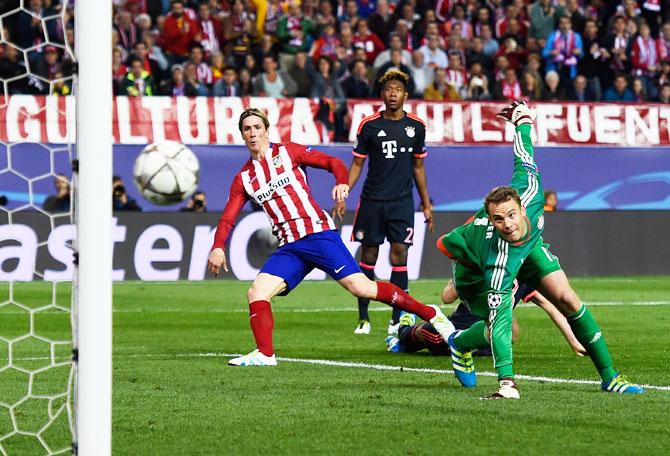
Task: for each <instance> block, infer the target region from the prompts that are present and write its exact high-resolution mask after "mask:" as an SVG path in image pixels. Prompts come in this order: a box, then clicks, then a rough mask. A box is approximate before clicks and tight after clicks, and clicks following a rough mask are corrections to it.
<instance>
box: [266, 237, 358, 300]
mask: <svg viewBox="0 0 670 456" xmlns="http://www.w3.org/2000/svg"><path fill="white" fill-rule="evenodd" d="M314 268H317V269H321V270H322V271H323V272H325V273H327V274H328V275H329V276H331V277H332V278H333V279H335V280H340V279H343V278H345V277H347V276H349V275H351V274H355V273H357V272H361V270H360V268H359V267H358V264H357V263H356V260H355V259H354V257H352V256H351V253H349V250H347V247H346V246H345V245H344V242H342V239H341V238H340V233H339V231H335V230H328V231H322V232H321V233H314V234H309V235H307V236H305V237H304V238H302V239H299V240H297V241H295V242H291V243H289V244H285V245H283V246H281V247H279V248H278V249H277V251H276V252H275V253H273V254H272V255H270V257H269V258H268V260H267V261H266V262H265V264H264V265H263V268H262V269H261V270H260V272H265V273H266V274H272V275H273V276H277V277H281V278H282V279H284V281H285V282H286V285H287V289H286V291H284V292H283V293H281V295H286V294H288V293H289V292H290V291H291V290H292V289H294V288H295V287H296V286H298V284H299V283H300V282H302V279H304V278H305V276H306V275H307V274H309V273H310V272H312V269H314Z"/></svg>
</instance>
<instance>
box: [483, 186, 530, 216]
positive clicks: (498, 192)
mask: <svg viewBox="0 0 670 456" xmlns="http://www.w3.org/2000/svg"><path fill="white" fill-rule="evenodd" d="M509 200H514V201H516V203H517V204H518V205H519V206H521V197H519V192H517V191H516V189H514V188H512V187H496V188H494V189H493V190H491V191H490V192H489V194H488V195H486V199H485V200H484V208H485V209H486V213H487V214H489V204H500V203H505V202H507V201H509ZM489 215H491V214H489Z"/></svg>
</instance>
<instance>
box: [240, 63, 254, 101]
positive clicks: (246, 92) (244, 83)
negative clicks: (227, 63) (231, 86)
mask: <svg viewBox="0 0 670 456" xmlns="http://www.w3.org/2000/svg"><path fill="white" fill-rule="evenodd" d="M237 78H238V80H239V81H238V82H239V84H240V96H241V97H248V96H250V95H253V92H254V79H253V77H252V76H251V73H250V72H249V70H248V69H247V68H240V72H239V74H238V75H237Z"/></svg>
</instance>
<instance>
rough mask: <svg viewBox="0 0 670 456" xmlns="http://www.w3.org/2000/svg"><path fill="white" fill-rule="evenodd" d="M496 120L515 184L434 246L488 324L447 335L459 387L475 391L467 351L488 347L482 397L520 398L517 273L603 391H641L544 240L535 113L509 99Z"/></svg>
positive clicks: (494, 192) (488, 198)
mask: <svg viewBox="0 0 670 456" xmlns="http://www.w3.org/2000/svg"><path fill="white" fill-rule="evenodd" d="M498 116H499V117H501V118H503V119H505V120H507V121H508V122H511V123H512V124H514V126H515V127H516V128H515V134H514V174H513V176H512V184H511V186H509V187H497V188H494V189H493V190H491V192H489V194H488V195H486V199H485V200H484V207H483V208H482V209H481V210H480V211H479V212H477V214H476V215H475V217H474V218H473V219H471V221H469V223H466V224H465V225H462V226H460V227H458V228H456V229H454V230H453V231H451V232H450V233H449V234H446V235H445V236H443V237H442V238H440V240H439V241H438V248H439V249H440V250H441V251H442V252H443V253H444V254H445V255H447V256H448V257H449V258H451V259H452V260H454V261H456V262H458V263H460V264H461V265H462V266H463V268H461V269H460V270H461V271H462V272H461V274H459V277H455V278H454V281H455V285H456V288H457V289H458V290H459V293H460V292H461V291H462V292H464V293H466V294H467V295H468V296H469V299H468V300H467V304H468V305H469V307H470V310H471V311H472V313H474V314H475V315H477V316H479V317H481V318H485V319H487V320H486V321H480V322H478V323H475V324H474V325H473V326H471V327H470V328H468V329H466V330H464V331H458V332H455V333H454V334H452V335H451V337H449V340H448V341H447V342H448V343H449V346H450V348H451V355H452V362H453V366H454V373H455V374H456V378H457V379H458V380H459V382H460V383H461V384H462V385H463V386H465V387H474V386H475V385H476V376H475V369H474V364H473V358H472V351H473V350H476V349H477V348H483V347H487V346H489V345H490V347H491V349H492V352H493V363H494V367H495V369H496V371H497V373H498V381H499V388H498V390H497V391H496V392H494V393H492V394H490V395H488V396H485V397H483V398H482V399H503V398H509V399H518V398H519V391H518V390H517V387H516V384H515V382H514V369H513V363H512V309H513V302H512V301H513V284H514V280H515V279H517V276H518V279H519V280H520V281H522V282H525V283H528V284H529V285H530V286H532V287H534V288H537V289H538V290H539V291H540V292H541V293H542V294H543V295H544V296H545V297H546V298H547V299H548V300H549V301H551V302H552V303H554V305H555V306H556V307H557V308H558V309H559V310H560V311H561V313H562V314H563V315H565V317H566V318H567V320H568V323H569V325H570V327H571V329H572V331H573V332H574V334H575V337H576V338H577V340H579V342H580V343H581V344H582V345H583V346H584V347H585V348H586V351H587V352H588V354H589V356H590V357H591V359H592V361H593V363H594V364H595V366H596V369H597V370H598V373H599V374H600V376H601V378H602V389H603V391H607V392H615V393H624V394H630V393H644V389H642V388H640V387H639V386H636V385H634V384H632V383H630V382H628V381H627V380H625V379H624V378H623V377H622V376H620V375H619V373H618V372H617V371H615V370H614V368H613V367H612V359H611V357H610V354H609V350H608V348H607V344H606V343H605V338H604V337H603V335H602V332H601V329H600V327H599V326H598V323H597V322H596V321H595V319H594V318H593V316H592V315H591V313H590V312H589V310H588V309H587V308H586V307H585V306H584V304H582V303H581V301H580V300H579V297H578V296H577V295H576V293H575V292H574V291H573V290H572V288H571V287H570V284H569V282H568V279H567V277H566V276H565V273H564V272H563V271H562V269H561V267H560V264H559V262H558V258H556V257H555V256H554V255H553V254H552V253H551V252H550V251H549V245H548V244H546V243H544V241H543V239H542V232H543V228H544V192H543V189H542V180H541V177H540V173H539V171H538V169H537V165H536V164H535V160H534V158H533V146H532V143H531V139H530V129H531V125H532V123H533V122H534V120H535V110H534V109H532V108H530V107H529V106H527V105H526V104H525V103H523V102H521V103H519V102H514V103H512V104H511V105H509V106H508V107H506V108H505V109H503V110H502V111H501V112H500V113H499V114H498ZM522 266H523V268H522ZM482 277H483V278H484V285H483V286H482V285H481V279H482ZM468 288H472V289H468Z"/></svg>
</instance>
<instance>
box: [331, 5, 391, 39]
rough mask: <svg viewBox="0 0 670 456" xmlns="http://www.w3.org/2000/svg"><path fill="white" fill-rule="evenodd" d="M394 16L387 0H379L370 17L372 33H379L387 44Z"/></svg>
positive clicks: (380, 37)
mask: <svg viewBox="0 0 670 456" xmlns="http://www.w3.org/2000/svg"><path fill="white" fill-rule="evenodd" d="M322 4H330V2H327V1H326V2H322ZM393 21H394V18H393V15H392V14H391V10H390V8H389V4H388V1H387V0H377V7H376V9H375V12H374V13H372V14H371V15H370V17H368V23H369V25H370V30H371V31H372V33H374V34H375V35H377V36H378V37H379V39H380V40H382V41H383V42H384V43H385V44H389V45H390V43H389V33H390V31H391V25H392V24H393Z"/></svg>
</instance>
